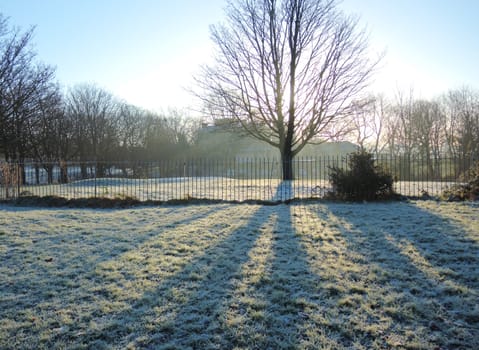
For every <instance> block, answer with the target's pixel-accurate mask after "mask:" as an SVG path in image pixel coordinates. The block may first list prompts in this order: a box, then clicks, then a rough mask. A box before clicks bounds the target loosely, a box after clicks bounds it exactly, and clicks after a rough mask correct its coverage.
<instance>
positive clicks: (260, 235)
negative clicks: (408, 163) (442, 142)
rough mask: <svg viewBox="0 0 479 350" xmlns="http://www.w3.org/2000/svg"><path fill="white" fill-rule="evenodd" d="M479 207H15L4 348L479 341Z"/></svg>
mask: <svg viewBox="0 0 479 350" xmlns="http://www.w3.org/2000/svg"><path fill="white" fill-rule="evenodd" d="M478 217H479V208H478V207H477V206H476V205H475V204H473V203H466V204H463V203H436V202H432V201H425V202H423V201H421V202H401V203H380V204H338V203H314V202H309V203H296V202H295V203H291V204H290V205H285V204H281V205H276V206H260V205H227V204H216V205H195V206H165V207H156V208H155V207H135V208H129V209H104V210H92V209H81V210H80V209H66V208H64V209H38V208H18V207H11V206H2V207H0V275H1V276H2V278H1V280H0V348H6V349H47V348H50V349H62V348H68V349H91V348H95V349H125V348H126V349H128V348H129V349H180V348H181V349H183V348H184V349H188V348H190V349H343V348H344V349H388V348H392V349H396V348H397V349H436V348H437V349H475V348H479V306H478V302H477V301H478V300H479V272H478V269H477V266H479V221H478Z"/></svg>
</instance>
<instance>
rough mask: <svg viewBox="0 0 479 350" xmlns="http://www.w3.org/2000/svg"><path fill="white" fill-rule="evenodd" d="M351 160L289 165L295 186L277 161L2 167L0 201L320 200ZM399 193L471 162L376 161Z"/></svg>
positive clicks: (441, 181)
mask: <svg viewBox="0 0 479 350" xmlns="http://www.w3.org/2000/svg"><path fill="white" fill-rule="evenodd" d="M348 158H349V156H337V157H331V156H329V157H328V156H318V157H304V158H296V159H295V160H294V161H293V172H294V180H291V181H282V179H281V176H282V171H281V163H280V162H279V161H278V160H276V159H266V158H235V159H221V160H220V159H214V160H212V159H190V160H175V161H121V162H118V161H102V162H98V161H83V162H79V161H71V162H64V161H62V162H48V163H38V162H23V163H22V164H19V163H6V162H3V163H2V164H1V166H0V198H1V199H14V198H18V197H20V196H39V197H44V196H59V197H63V198H67V199H72V198H91V197H93V198H103V197H105V198H126V197H133V198H136V199H138V200H140V201H166V200H174V199H180V200H182V199H191V198H204V199H212V200H237V201H244V200H272V201H284V200H289V199H293V198H321V197H323V196H325V195H326V194H327V192H328V191H330V190H331V184H330V182H329V177H330V172H331V168H344V169H347V167H348V163H349V159H348ZM375 162H376V164H378V165H380V166H381V167H383V168H384V169H386V171H388V172H390V173H391V174H392V176H393V178H394V180H395V183H394V189H395V191H396V192H398V193H400V194H402V195H406V196H420V195H424V194H429V195H439V194H440V193H441V192H442V191H444V190H445V189H447V188H449V187H451V186H452V185H455V184H460V183H463V182H467V181H468V179H467V176H468V175H467V174H468V173H469V169H471V168H472V166H473V164H474V159H472V158H468V159H457V158H449V157H442V158H436V159H434V160H431V159H426V158H421V157H415V156H401V157H390V156H379V157H377V158H376V159H375Z"/></svg>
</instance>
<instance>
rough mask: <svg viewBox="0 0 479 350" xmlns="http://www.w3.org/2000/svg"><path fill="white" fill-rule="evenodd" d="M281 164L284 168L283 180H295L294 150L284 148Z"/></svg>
mask: <svg viewBox="0 0 479 350" xmlns="http://www.w3.org/2000/svg"><path fill="white" fill-rule="evenodd" d="M281 166H282V170H283V181H284V180H293V179H294V174H293V152H291V149H284V150H282V152H281Z"/></svg>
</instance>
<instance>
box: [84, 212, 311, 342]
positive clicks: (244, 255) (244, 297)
mask: <svg viewBox="0 0 479 350" xmlns="http://www.w3.org/2000/svg"><path fill="white" fill-rule="evenodd" d="M239 208H241V207H239ZM243 210H244V208H243ZM250 211H251V210H250ZM249 215H250V218H249V220H248V222H247V223H246V224H244V225H241V226H240V227H238V228H236V229H234V230H233V231H232V232H228V233H227V234H223V235H224V237H223V238H222V239H220V240H218V241H215V242H213V243H212V244H211V245H209V246H207V247H205V249H204V250H203V251H202V252H201V254H199V255H196V256H194V257H192V259H190V260H189V261H188V263H187V264H185V265H184V266H182V268H181V270H180V271H178V272H177V273H175V274H174V275H173V276H171V277H169V278H167V279H163V280H161V281H159V283H158V285H156V286H155V288H153V289H150V290H146V291H145V292H144V293H143V295H142V296H141V297H140V298H139V299H137V300H134V301H132V304H131V307H129V308H128V309H127V310H126V311H123V312H120V313H111V314H108V315H105V316H104V317H105V318H106V319H107V320H108V321H107V322H106V323H105V324H104V326H103V327H101V328H99V329H96V330H92V331H90V332H89V333H88V334H87V335H85V339H87V342H88V344H94V345H98V344H99V342H104V343H106V344H108V345H109V346H120V347H125V346H126V345H128V344H130V345H134V346H137V347H140V348H152V349H153V348H154V349H162V348H170V349H172V348H174V349H180V348H193V349H208V348H221V349H230V348H235V347H247V348H275V349H280V348H295V347H297V346H298V345H299V343H300V342H301V341H303V340H304V339H305V337H306V336H305V334H304V333H303V326H302V325H303V323H304V322H305V320H306V319H307V317H308V314H307V312H308V311H307V310H306V308H307V305H308V303H309V301H308V300H309V293H310V292H311V290H312V286H313V284H314V283H315V282H314V279H312V274H311V273H310V271H309V269H308V264H307V262H306V257H305V253H304V252H303V250H302V249H301V245H300V243H299V241H298V238H297V237H296V236H295V229H294V227H293V224H292V221H291V215H292V214H291V212H290V210H289V208H288V207H287V206H285V205H280V206H273V207H271V206H263V207H260V208H259V209H257V210H256V211H254V212H252V213H250V214H249ZM263 235H268V236H269V238H268V237H266V238H267V239H265V240H264V242H265V246H262V245H261V244H262V243H261V241H262V239H263V238H265V237H262V236H263ZM255 254H260V255H261V256H262V258H264V259H260V257H259V256H255ZM259 260H261V261H263V262H264V266H256V265H257V264H259V265H262V263H259V262H258V261H259ZM256 267H258V268H260V269H261V268H264V272H265V273H264V274H263V277H262V278H259V279H257V280H256V281H255V282H252V281H251V280H249V278H250V277H251V274H254V272H251V271H250V272H248V271H249V269H254V268H256ZM241 288H244V290H241ZM253 299H254V300H253ZM246 304H248V305H246ZM232 315H233V317H230V316H232Z"/></svg>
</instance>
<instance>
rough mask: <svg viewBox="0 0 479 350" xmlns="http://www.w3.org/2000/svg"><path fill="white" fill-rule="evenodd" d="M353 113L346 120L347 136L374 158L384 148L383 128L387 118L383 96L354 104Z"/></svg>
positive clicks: (370, 97)
mask: <svg viewBox="0 0 479 350" xmlns="http://www.w3.org/2000/svg"><path fill="white" fill-rule="evenodd" d="M354 107H355V108H354V111H353V114H352V116H351V117H350V118H348V119H347V123H348V125H349V128H350V131H349V136H353V138H352V140H353V141H354V142H355V143H356V144H357V145H358V146H359V148H360V149H361V150H364V151H367V152H372V153H374V154H375V155H376V156H378V155H379V153H380V152H381V151H382V150H383V149H384V148H385V146H386V144H385V143H383V140H382V138H383V134H384V127H385V123H386V118H387V107H388V106H387V102H386V100H385V98H384V96H381V95H379V96H369V97H368V98H366V99H364V100H361V101H357V102H355V103H354Z"/></svg>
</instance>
